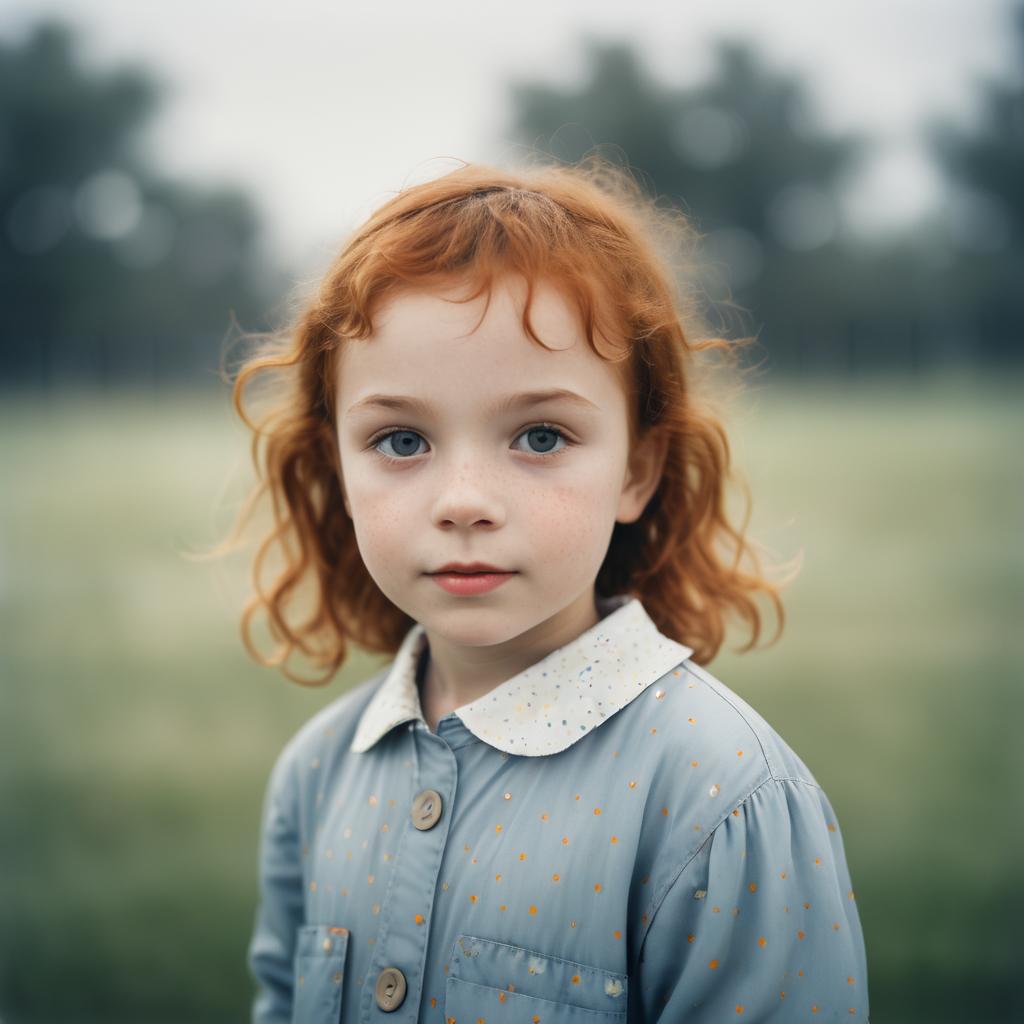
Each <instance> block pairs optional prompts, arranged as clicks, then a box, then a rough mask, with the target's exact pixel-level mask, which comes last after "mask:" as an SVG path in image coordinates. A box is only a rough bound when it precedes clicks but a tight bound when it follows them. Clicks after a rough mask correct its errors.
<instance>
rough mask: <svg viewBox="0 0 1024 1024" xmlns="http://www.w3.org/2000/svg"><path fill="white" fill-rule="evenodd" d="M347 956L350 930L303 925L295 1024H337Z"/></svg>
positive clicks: (297, 953) (297, 946)
mask: <svg viewBox="0 0 1024 1024" xmlns="http://www.w3.org/2000/svg"><path fill="white" fill-rule="evenodd" d="M347 952H348V929H347V928H337V927H332V926H331V925H326V924H306V925H300V927H299V929H298V931H297V932H296V936H295V987H294V989H293V992H294V996H293V999H292V1024H337V1022H338V1020H339V1019H340V1018H341V993H342V986H343V984H344V980H345V954H346V953H347Z"/></svg>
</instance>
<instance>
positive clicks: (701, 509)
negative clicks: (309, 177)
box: [232, 158, 789, 685]
mask: <svg viewBox="0 0 1024 1024" xmlns="http://www.w3.org/2000/svg"><path fill="white" fill-rule="evenodd" d="M697 238H698V236H697V233H696V231H695V230H694V228H693V227H692V226H691V224H690V222H689V221H688V220H687V218H686V217H685V216H684V215H683V214H682V213H680V212H679V211H678V210H677V209H674V208H672V209H664V208H658V207H657V205H656V203H654V202H653V201H651V200H650V199H649V198H647V197H646V195H645V194H644V193H643V191H642V189H641V188H640V186H639V185H637V183H636V182H635V181H634V180H633V179H632V178H631V177H630V176H629V174H628V173H627V172H626V171H623V170H621V169H619V168H617V167H615V166H613V165H611V164H608V163H607V162H605V161H604V160H602V159H600V158H592V159H590V160H585V161H583V162H581V163H580V164H577V165H575V166H571V167H570V166H558V165H542V166H539V167H534V168H530V169H526V170H521V171H506V170H499V169H497V168H494V167H490V166H484V165H480V164H465V165H463V166H462V167H459V168H457V169H456V170H454V171H452V172H450V173H448V174H445V175H443V176H442V177H439V178H437V179H435V180H433V181H428V182H426V183H423V184H417V185H413V186H410V187H408V188H405V189H403V190H401V191H400V192H399V193H398V194H397V195H395V196H394V197H393V198H392V199H390V200H388V201H387V202H385V203H384V204H383V205H382V206H381V207H380V208H379V209H377V210H376V212H374V213H373V214H372V215H371V216H370V217H369V219H368V220H367V221H366V222H365V223H364V224H363V225H362V226H361V227H360V228H358V229H357V230H356V231H355V232H354V233H353V234H352V236H351V237H350V238H349V239H348V241H347V243H346V244H345V245H344V247H343V249H342V250H341V252H340V254H339V255H338V256H337V257H336V259H335V260H334V262H333V264H332V265H331V267H330V268H329V270H328V271H327V273H326V275H325V276H324V278H323V280H322V282H321V284H320V286H319V288H318V290H317V293H316V294H315V296H314V297H313V298H312V299H310V300H308V301H306V303H305V305H304V307H303V308H301V309H300V310H299V312H298V315H297V316H296V317H295V318H294V321H293V323H292V325H291V326H290V327H289V328H288V329H287V330H285V331H284V332H281V333H279V334H271V335H269V336H264V335H255V336H252V337H254V338H255V339H257V340H258V341H260V342H261V344H260V345H259V347H258V350H257V351H256V352H255V353H254V354H253V355H252V357H251V358H249V359H248V360H247V361H245V362H244V363H243V365H242V366H241V368H240V370H239V372H238V375H237V377H236V379H235V383H234V388H233V392H232V397H233V403H234V407H235V410H236V411H237V413H238V415H239V416H240V417H241V419H242V420H243V421H244V423H245V424H246V425H247V426H248V427H249V428H250V429H251V431H252V433H253V437H252V459H253V463H254V466H255V468H256V473H257V479H258V481H259V482H258V485H257V486H256V488H255V489H254V491H253V492H252V493H251V494H250V496H249V499H248V501H247V502H246V504H245V505H244V507H243V509H242V511H241V513H240V514H239V517H238V521H237V523H236V528H235V535H236V536H237V534H238V533H239V531H240V530H241V528H242V526H243V525H244V524H245V522H246V521H248V520H249V518H250V516H251V515H252V512H253V510H254V508H255V506H256V504H257V502H259V500H260V499H261V498H265V497H266V496H268V495H269V497H270V499H271V501H270V506H271V511H272V527H271V529H270V530H269V533H267V534H266V535H265V536H264V537H263V539H262V542H261V543H260V544H259V546H258V549H257V551H256V554H255V558H254V562H253V569H252V576H253V586H254V590H255V593H254V594H253V596H252V597H251V598H250V600H249V601H248V603H247V604H246V606H245V609H244V612H243V615H242V623H241V633H242V640H243V642H244V644H245V646H246V648H247V650H248V651H249V653H250V654H251V655H252V656H253V657H254V658H255V659H256V660H257V661H259V662H260V663H261V664H264V665H268V666H277V667H279V668H280V669H281V671H282V672H283V673H284V674H285V675H286V676H287V677H288V678H290V679H292V680H294V681H295V682H299V683H305V684H310V685H319V684H322V683H325V682H327V681H328V680H329V679H330V678H331V677H332V675H333V674H334V673H335V671H336V670H337V669H338V667H339V666H341V665H342V664H343V663H344V661H345V659H346V657H347V655H348V653H349V644H350V642H351V643H354V644H356V645H357V646H359V647H360V648H363V649H364V650H366V651H371V652H377V653H387V654H394V653H395V652H396V651H397V649H398V647H399V645H400V643H401V641H402V639H403V638H404V636H405V635H406V633H407V632H408V630H409V629H410V628H411V627H412V626H413V625H414V622H413V620H412V619H411V618H410V617H409V616H408V615H406V614H405V612H403V611H402V610H401V609H400V608H398V607H396V606H395V605H394V604H393V603H392V602H391V601H390V600H388V598H386V597H385V596H384V595H383V593H382V592H381V591H380V590H379V588H378V587H377V585H376V583H375V582H374V581H373V579H372V578H371V577H370V574H369V573H368V571H367V570H366V567H365V566H364V564H363V561H362V558H361V556H360V553H359V549H358V547H357V544H356V535H355V530H354V527H353V524H352V521H351V520H350V519H349V517H348V515H347V514H346V512H345V508H344V504H343V498H342V490H341V469H340V462H339V454H338V443H337V425H336V423H335V393H336V381H337V360H338V355H339V352H340V351H341V347H342V345H343V344H344V343H345V341H346V339H361V338H367V337H369V336H370V335H371V334H372V333H373V315H374V311H375V310H376V309H377V308H378V307H379V305H380V303H381V301H382V300H383V299H385V298H386V297H388V296H390V295H392V294H394V293H395V292H396V291H397V290H399V289H402V288H405V287H409V286H420V287H423V286H428V287H433V286H438V287H443V286H446V285H450V284H453V283H457V282H461V281H465V280H466V279H467V277H468V279H469V280H470V282H471V283H472V282H475V283H476V285H477V288H476V290H475V291H474V292H473V295H472V296H471V298H472V297H475V296H477V295H479V294H482V293H484V292H486V293H487V295H488V298H489V296H490V293H491V286H492V282H493V281H494V280H495V279H496V278H497V277H498V276H499V275H503V274H507V273H516V274H521V275H522V276H523V277H524V278H525V279H526V282H527V286H528V290H527V300H526V305H525V308H524V311H523V327H524V330H525V332H526V333H527V335H528V336H529V337H530V338H531V339H532V340H533V341H535V342H536V343H537V344H543V343H542V342H541V341H540V339H539V338H538V337H537V336H536V334H535V333H534V331H533V328H532V326H531V324H530V318H529V314H530V305H531V299H532V295H533V286H534V285H535V283H536V282H537V281H538V280H540V279H541V278H543V279H545V280H548V281H552V282H554V283H555V284H556V285H558V286H559V287H560V288H561V291H562V293H563V294H564V295H565V296H566V297H567V298H568V299H570V301H574V302H575V307H576V308H577V309H578V311H579V316H580V322H581V324H582V326H583V329H584V331H585V334H586V337H587V341H588V343H589V344H590V346H591V348H592V349H593V350H594V351H595V352H596V353H597V354H598V355H600V356H601V357H602V358H606V357H605V356H604V355H602V353H601V352H600V351H599V350H598V348H597V347H596V345H595V333H602V334H607V335H609V336H614V337H616V338H617V339H619V340H620V341H624V342H625V343H626V352H627V354H626V356H625V358H624V360H622V361H621V363H620V365H619V366H618V370H619V372H620V373H621V374H622V376H623V382H624V384H625V386H626V390H627V394H628V395H629V400H630V438H631V443H634V442H635V441H636V440H637V439H638V438H640V437H643V436H645V435H646V432H647V431H651V430H658V431H664V432H665V433H666V434H667V435H668V446H667V448H668V454H667V456H666V459H665V464H664V469H663V475H662V479H661V481H660V483H659V486H658V488H657V490H656V492H655V494H654V496H653V497H652V499H651V500H650V502H649V503H648V505H647V507H646V509H645V510H644V513H643V515H642V516H641V517H640V518H639V519H638V520H637V521H636V522H633V523H615V525H614V529H613V533H612V538H611V541H610V544H609V547H608V552H607V554H606V556H605V559H604V562H603V564H602V565H601V568H600V571H599V573H598V576H597V579H596V589H597V592H598V594H600V595H602V596H608V595H612V594H621V593H630V594H633V595H635V596H637V597H639V598H640V599H641V601H642V602H643V605H644V607H645V608H646V610H647V612H648V614H649V615H650V617H651V619H652V620H653V622H654V623H655V624H656V625H657V627H658V628H659V629H660V630H661V631H662V632H663V633H665V634H666V635H667V636H670V637H672V638H674V639H676V640H678V641H680V642H682V643H685V644H686V645H688V646H690V647H692V648H693V650H694V654H693V658H694V660H695V661H697V662H699V663H701V664H707V663H708V662H709V661H711V659H712V658H714V656H715V654H716V653H717V652H718V650H719V648H720V647H721V645H722V642H723V638H724V634H725V620H726V615H727V613H728V612H729V611H730V610H732V611H734V612H736V613H737V614H738V615H739V616H740V617H741V618H743V619H744V620H745V621H746V622H747V623H748V624H749V626H750V630H751V634H752V635H751V639H750V642H749V643H748V644H747V645H746V647H744V648H742V650H744V651H745V650H749V649H750V648H752V647H753V646H754V644H755V643H756V642H757V640H758V637H759V636H760V631H761V614H760V612H759V611H758V608H757V606H756V604H755V602H754V597H755V596H756V594H757V593H759V592H761V593H764V594H766V595H767V596H768V598H769V599H770V601H771V602H772V604H773V605H774V608H775V610H776V613H777V616H778V632H777V634H776V637H775V639H778V636H779V635H781V632H782V626H783V622H784V612H783V607H782V602H781V600H780V598H779V592H780V590H781V589H782V587H783V586H785V585H786V584H787V583H788V582H789V580H788V579H787V580H784V581H782V582H781V583H778V584H776V583H771V582H769V581H768V580H767V579H766V578H764V576H763V575H762V573H761V570H760V562H759V559H758V556H757V554H756V552H755V550H754V548H755V545H754V544H753V542H751V541H750V540H749V539H748V538H747V537H745V536H744V530H745V526H746V521H747V520H749V495H748V510H747V516H746V519H745V521H744V525H743V527H741V528H740V529H736V528H735V527H733V526H732V525H730V523H729V521H728V519H727V516H726V512H725V492H726V483H727V481H728V480H729V478H730V476H731V471H730V450H729V443H728V440H727V437H726V433H725V430H724V428H723V426H722V423H721V420H720V419H719V418H718V416H717V415H716V414H714V413H713V412H712V409H711V406H710V404H709V399H708V397H707V396H708V394H709V393H710V386H704V381H705V377H706V375H707V371H708V370H709V367H707V366H704V365H700V364H698V363H697V361H696V360H695V353H697V352H700V351H704V350H709V349H714V350H718V351H721V352H723V353H725V355H726V357H727V361H728V362H730V363H731V364H733V365H734V364H735V358H734V349H735V347H736V343H731V342H728V341H726V340H724V339H722V338H718V337H715V336H710V337H704V338H703V339H702V340H699V341H695V340H693V339H692V338H691V335H696V334H698V333H699V331H700V316H699V302H698V301H697V299H696V298H695V291H694V289H693V287H692V281H693V277H694V275H692V274H689V273H688V272H687V267H685V266H683V264H682V263H680V262H679V258H680V257H681V256H683V255H684V253H685V252H688V251H689V250H690V249H692V246H693V243H694V242H695V241H696V239H697ZM673 270H675V273H673ZM688 282H689V283H690V285H689V287H688ZM257 377H259V378H261V379H264V380H266V381H268V382H269V383H270V385H271V386H270V388H269V390H268V391H267V392H266V396H265V397H266V398H267V399H268V406H267V408H265V409H264V411H263V414H262V415H261V416H260V417H259V418H258V419H257V420H253V419H252V418H251V417H250V416H249V414H248V413H247V411H246V408H245V403H244V401H243V393H244V391H245V388H246V385H247V383H248V382H250V381H251V380H252V379H253V378H257ZM698 380H699V381H701V386H699V387H695V381H698ZM707 380H708V381H710V378H709V377H707ZM272 552H276V553H278V554H279V555H280V556H282V564H281V567H280V570H279V572H278V573H277V574H276V576H275V578H274V579H273V580H272V582H271V583H270V585H269V586H268V587H264V586H263V584H262V583H261V575H262V570H263V568H264V565H265V562H266V560H267V558H268V557H269V555H270V554H271V553H272ZM744 558H749V559H750V560H751V562H752V567H751V568H750V569H749V570H745V569H743V568H741V562H742V561H743V560H744ZM304 588H305V589H306V590H307V591H309V592H310V593H311V595H312V601H311V609H310V610H309V611H308V614H307V615H306V616H305V617H303V618H301V619H299V616H298V614H297V604H298V602H299V598H300V596H301V594H302V592H303V589H304ZM261 610H263V611H265V612H266V615H267V619H268V625H269V628H270V632H271V635H272V636H273V637H274V639H275V640H276V641H277V642H278V644H279V646H278V648H277V650H276V651H275V652H274V653H273V654H272V655H271V656H269V657H268V656H264V655H262V654H260V653H259V651H258V650H257V649H256V647H255V645H254V644H253V642H252V637H251V629H252V619H253V616H254V615H255V614H256V613H257V612H259V611H261ZM773 642H774V641H773ZM296 649H297V650H299V651H301V652H302V653H303V654H304V655H306V656H308V657H309V658H310V659H312V661H313V663H314V664H315V665H316V666H317V667H318V668H323V669H324V670H325V671H324V673H323V675H322V676H321V677H319V678H317V679H302V678H300V677H299V676H297V675H295V674H293V673H292V672H291V671H290V670H289V669H288V668H287V666H286V661H287V659H288V658H289V657H290V655H291V654H292V653H293V652H294V651H295V650H296Z"/></svg>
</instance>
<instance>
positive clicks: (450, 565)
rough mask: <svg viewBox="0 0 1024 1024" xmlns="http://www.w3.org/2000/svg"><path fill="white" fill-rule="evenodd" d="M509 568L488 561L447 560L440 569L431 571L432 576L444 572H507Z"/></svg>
mask: <svg viewBox="0 0 1024 1024" xmlns="http://www.w3.org/2000/svg"><path fill="white" fill-rule="evenodd" d="M510 571H511V570H509V569H499V568H498V566H496V565H488V564H487V563H486V562H447V563H445V564H444V565H442V566H441V568H440V569H436V570H435V571H434V572H432V573H430V575H431V576H436V575H437V574H438V573H442V572H498V573H506V572H510Z"/></svg>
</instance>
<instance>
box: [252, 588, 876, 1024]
mask: <svg viewBox="0 0 1024 1024" xmlns="http://www.w3.org/2000/svg"><path fill="white" fill-rule="evenodd" d="M598 607H599V612H600V613H601V614H602V616H603V617H602V618H601V620H600V621H599V622H598V623H597V624H595V625H594V626H593V627H591V628H590V629H589V630H587V631H586V632H584V633H582V634H581V635H580V636H579V637H577V638H576V639H575V640H574V641H572V642H571V643H569V644H566V645H565V646H564V647H562V648H560V649H559V650H557V651H554V652H552V653H551V654H550V655H548V656H547V657H546V658H544V659H542V660H541V661H539V662H537V663H536V664H535V665H533V666H531V667H530V668H528V669H526V670H524V671H523V672H521V673H519V674H518V675H517V676H515V677H513V678H512V679H509V680H506V681H505V682H504V683H502V684H500V685H499V686H497V687H495V688H494V689H493V690H492V691H490V692H489V693H487V694H485V695H484V696H483V697H481V698H478V699H477V700H475V701H473V702H472V703H469V704H466V705H463V706H462V707H460V708H457V709H455V711H453V712H450V713H448V714H447V715H445V716H444V717H443V718H442V719H441V720H440V721H439V722H438V724H437V729H436V731H431V730H430V729H429V728H428V727H427V724H426V722H425V721H424V719H423V715H422V711H421V707H420V702H419V693H418V688H417V667H418V666H419V665H420V664H421V659H422V657H423V656H424V655H425V653H428V652H427V651H426V647H427V645H426V637H425V633H424V631H423V629H422V627H420V626H415V627H413V629H412V630H410V632H409V634H408V635H407V636H406V638H405V640H404V642H403V644H402V646H401V648H400V650H399V651H398V653H397V654H396V657H395V659H394V660H393V662H392V663H391V664H390V665H389V666H388V667H387V668H385V669H384V670H383V671H382V672H380V673H379V674H377V675H376V676H374V677H373V678H372V679H369V680H367V681H366V682H365V683H363V684H361V685H359V686H357V687H356V688H355V689H354V690H352V691H350V692H348V693H346V694H345V695H343V696H342V697H340V698H338V699H337V700H336V701H334V702H333V703H331V704H329V705H328V706H327V707H326V708H324V709H323V710H321V711H320V712H318V713H317V714H316V715H315V716H313V718H312V719H310V721H309V722H307V723H306V724H305V725H304V726H303V727H302V729H300V730H299V732H298V733H297V734H296V735H295V736H294V737H293V738H292V739H291V740H290V741H289V743H288V744H287V745H286V746H285V748H284V750H283V751H282V752H281V754H280V755H279V756H278V758H277V761H276V763H275V764H274V767H273V770H272V772H271V776H270V780H269V784H268V786H267V791H266V797H265V800H264V806H263V815H262V824H261V838H260V900H259V907H258V910H257V913H256V919H255V924H254V929H253V933H252V937H251V940H250V943H249V949H248V963H249V968H250V971H251V973H252V975H253V978H254V980H255V981H256V983H257V992H256V995H255V999H254V1003H253V1009H252V1019H253V1020H254V1021H255V1022H269V1021H281V1020H285V1021H286V1020H293V1021H309V1022H326V1021H332V1022H342V1024H349V1022H353V1024H354V1022H357V1021H358V1022H364V1021H371V1020H373V1021H385V1020H388V1021H399V1020H401V1021H408V1022H414V1021H415V1022H418V1024H425V1022H432V1024H453V1022H454V1024H480V1022H484V1024H504V1022H511V1021H516V1022H531V1024H542V1022H544V1024H560V1022H573V1024H626V1021H627V1019H628V1021H629V1022H630V1024H639V1022H653V1021H661V1022H670V1021H671V1022H675V1021H683V1020H685V1021H687V1022H688V1024H705V1022H711V1021H721V1020H726V1019H729V1020H732V1019H741V1020H742V1019H746V1020H758V1021H762V1020H778V1021H789V1020H839V1019H842V1020H865V1021H866V1020H867V1019H868V994H867V970H866V962H865V951H864V942H863V935H862V932H861V926H860V921H859V918H858V914H857V909H856V901H855V897H854V891H853V888H852V884H851V881H850V876H849V872H848V869H847V864H846V859H845V854H844V851H843V844H842V838H841V833H840V830H839V823H838V821H837V818H836V815H835V812H834V810H833V809H832V807H831V805H830V803H829V801H828V798H827V796H826V795H825V793H824V791H823V790H822V788H821V787H820V786H819V785H818V783H817V781H816V780H815V779H814V777H813V775H812V774H811V772H810V771H809V769H808V768H807V767H806V766H805V765H804V764H803V762H802V761H801V760H800V758H799V757H798V756H797V755H796V754H795V753H794V752H793V751H792V750H791V749H790V747H789V746H788V745H787V744H786V743H785V741H784V740H782V738H781V737H780V736H779V735H778V733H776V732H775V731H774V729H772V727H771V726H770V725H768V723H767V722H766V721H765V720H764V719H763V718H762V717H761V716H760V715H758V714H757V712H756V711H754V710H753V708H751V707H750V706H749V705H748V704H747V703H745V702H744V701H743V700H742V699H741V698H740V697H739V696H737V695H736V694H735V693H733V692H732V691H731V690H729V689H728V687H726V686H725V685H724V684H723V683H722V682H720V681H719V680H718V679H716V678H715V677H714V676H713V675H711V673H709V672H707V671H706V670H705V669H703V668H701V667H700V666H698V665H696V664H695V663H693V662H692V661H690V660H689V656H690V655H691V654H692V653H693V652H692V651H691V649H690V648H687V647H684V646H683V645H681V644H678V643H676V642H675V641H673V640H671V639H670V638H668V637H666V636H664V635H662V634H661V633H660V632H659V631H658V629H657V628H656V627H655V625H654V623H653V622H652V621H651V619H650V617H649V616H648V615H647V612H646V611H645V609H644V607H643V604H642V603H641V602H640V601H639V600H638V599H637V598H635V597H631V596H629V595H618V596H616V597H612V598H609V599H599V603H598Z"/></svg>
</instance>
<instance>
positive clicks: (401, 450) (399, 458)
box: [369, 423, 577, 462]
mask: <svg viewBox="0 0 1024 1024" xmlns="http://www.w3.org/2000/svg"><path fill="white" fill-rule="evenodd" d="M531 435H532V436H533V438H534V440H533V444H535V445H536V446H537V447H536V448H534V449H532V450H528V451H527V454H531V455H536V456H538V457H540V458H548V459H550V458H554V457H555V456H556V455H561V454H562V452H564V451H567V450H568V449H569V446H570V445H573V444H576V443H577V442H575V441H570V440H569V438H568V437H566V436H565V434H564V433H563V432H562V430H561V429H560V428H559V427H554V426H552V425H551V424H549V423H538V424H536V425H535V426H532V427H527V428H526V430H524V431H523V432H522V433H520V434H519V435H518V436H517V438H516V440H517V441H518V440H519V438H520V437H528V436H531ZM560 440H561V441H564V442H565V443H564V444H563V446H562V447H561V448H555V447H554V446H555V445H556V444H557V443H558V441H560ZM385 441H387V442H389V443H390V444H391V449H392V452H393V453H394V454H392V452H387V451H383V450H382V449H381V445H383V444H384V442H385ZM420 441H423V436H422V435H421V434H419V433H417V431H415V430H408V429H405V428H402V429H399V430H387V431H384V432H383V433H381V434H378V435H377V436H376V437H374V438H373V439H372V440H371V441H370V445H369V446H370V447H371V448H373V449H375V450H376V452H377V454H378V455H380V456H381V458H383V459H385V460H387V461H388V462H404V461H406V460H407V459H410V458H412V456H414V455H421V454H422V452H421V451H418V450H417V446H418V444H419V442H420ZM538 449H539V450H538ZM518 450H519V451H523V449H521V448H520V449H518Z"/></svg>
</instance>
